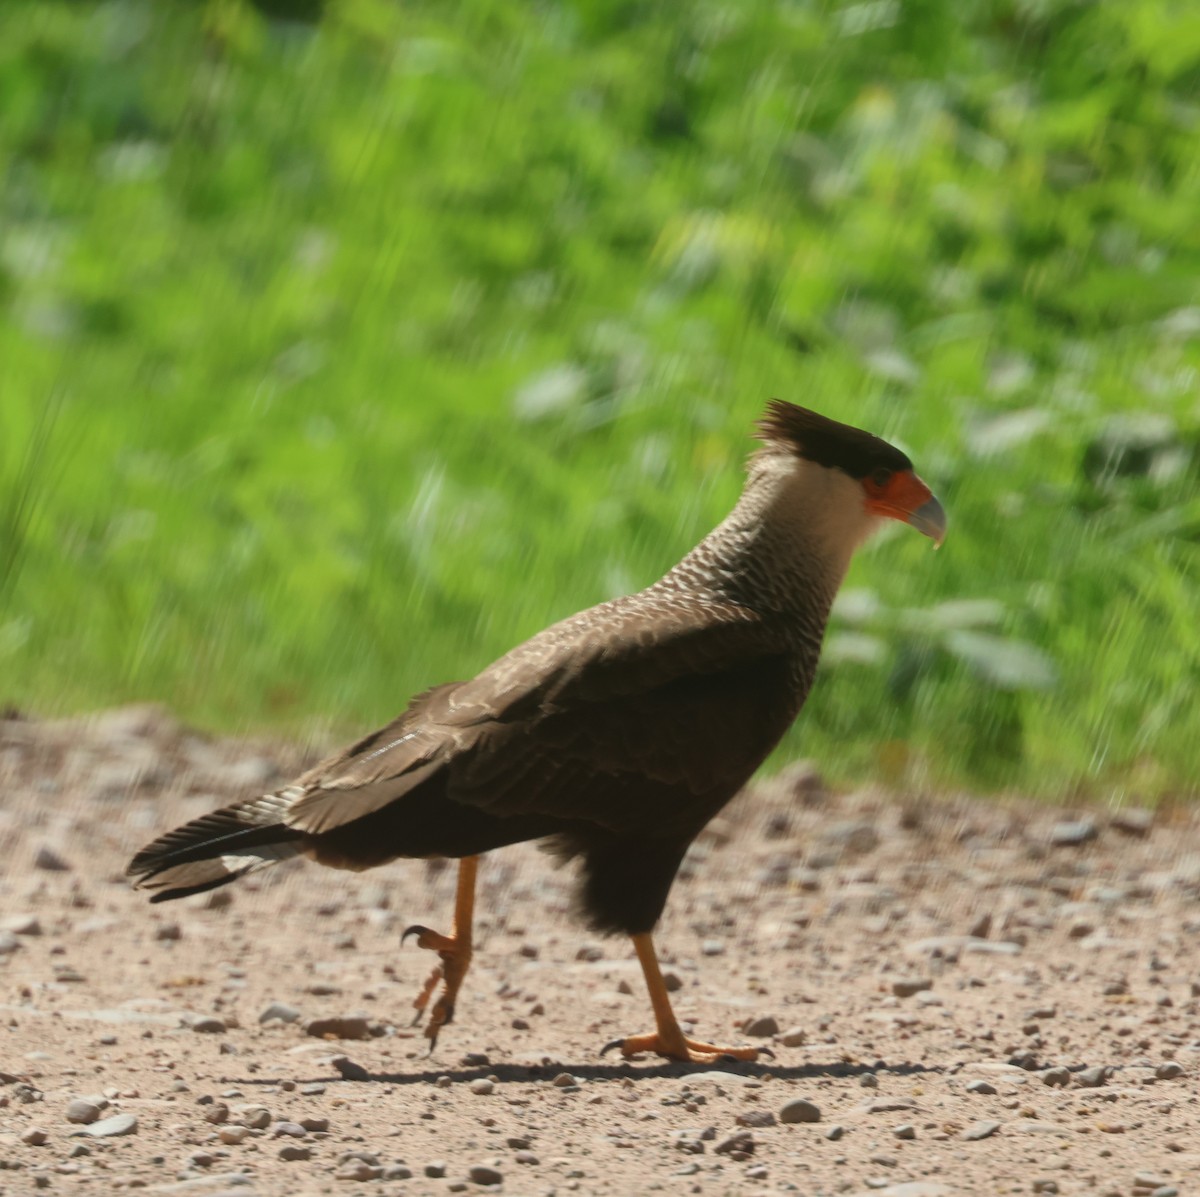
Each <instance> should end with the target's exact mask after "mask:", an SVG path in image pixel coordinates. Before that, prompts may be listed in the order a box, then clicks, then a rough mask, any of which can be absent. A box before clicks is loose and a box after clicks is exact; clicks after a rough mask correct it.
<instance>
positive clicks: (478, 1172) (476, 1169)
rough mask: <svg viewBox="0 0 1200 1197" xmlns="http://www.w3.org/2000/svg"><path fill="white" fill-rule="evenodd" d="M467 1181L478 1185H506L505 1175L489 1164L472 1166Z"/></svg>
mask: <svg viewBox="0 0 1200 1197" xmlns="http://www.w3.org/2000/svg"><path fill="white" fill-rule="evenodd" d="M467 1179H468V1180H470V1181H471V1182H472V1183H473V1184H477V1185H498V1184H503V1183H504V1173H503V1172H501V1171H500V1169H499V1168H491V1167H489V1166H488V1165H487V1164H472V1165H471V1167H470V1168H469V1169H468V1171H467Z"/></svg>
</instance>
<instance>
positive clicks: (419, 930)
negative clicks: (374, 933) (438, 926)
mask: <svg viewBox="0 0 1200 1197" xmlns="http://www.w3.org/2000/svg"><path fill="white" fill-rule="evenodd" d="M428 931H429V928H428V927H422V926H421V924H420V923H413V925H412V926H411V927H409V929H408V930H407V931H405V932H404V934H403V935H401V936H400V946H401V947H404V941H405V940H406V939H407V938H408V937H409V936H410V935H425V934H426V933H427V932H428Z"/></svg>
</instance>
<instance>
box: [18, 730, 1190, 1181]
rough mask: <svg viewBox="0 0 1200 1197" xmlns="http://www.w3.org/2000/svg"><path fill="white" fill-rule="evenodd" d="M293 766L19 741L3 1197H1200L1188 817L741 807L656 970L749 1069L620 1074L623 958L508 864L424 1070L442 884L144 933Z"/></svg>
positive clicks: (177, 916) (545, 874)
mask: <svg viewBox="0 0 1200 1197" xmlns="http://www.w3.org/2000/svg"><path fill="white" fill-rule="evenodd" d="M302 755H303V754H302V753H301V752H300V751H298V750H296V749H287V748H283V749H281V748H279V747H278V746H264V745H262V744H254V743H246V742H233V741H216V740H211V739H208V738H205V737H203V736H199V735H196V734H194V733H191V732H189V731H187V730H186V729H183V728H181V727H179V726H178V725H176V724H175V723H174V722H173V721H172V720H171V719H170V718H168V717H167V716H165V715H164V714H162V713H161V712H159V711H156V710H153V709H146V708H137V709H128V710H119V711H113V712H108V713H106V714H104V715H101V716H97V717H95V718H93V719H89V720H81V721H72V722H43V723H37V722H32V721H25V720H22V719H18V718H8V719H0V794H2V795H3V797H2V798H0V842H2V843H3V847H4V857H5V861H6V864H7V868H6V869H5V873H4V877H3V881H2V882H0V1008H2V1013H3V1020H2V1027H3V1036H2V1038H0V1195H3V1197H17V1195H22V1197H23V1195H24V1194H31V1193H35V1192H42V1191H48V1192H51V1193H73V1192H77V1191H86V1192H91V1193H100V1194H106V1193H113V1192H119V1191H123V1190H126V1189H144V1190H146V1191H147V1192H150V1193H180V1194H197V1195H199V1197H218V1195H221V1194H228V1195H230V1197H251V1195H253V1194H264V1195H265V1194H316V1193H339V1194H347V1195H351V1194H364V1195H370V1197H376V1195H379V1197H382V1195H388V1197H391V1195H399V1194H411V1195H413V1197H416V1195H418V1194H433V1195H441V1194H445V1193H449V1192H467V1193H473V1192H482V1191H484V1190H485V1188H486V1187H487V1186H488V1185H489V1184H491V1185H492V1186H499V1188H497V1189H496V1191H499V1192H503V1193H505V1194H530V1195H539V1197H540V1195H546V1197H549V1195H552V1194H558V1195H562V1194H566V1193H578V1194H592V1193H596V1194H637V1193H651V1192H655V1193H657V1192H662V1193H666V1194H710V1195H718V1194H727V1193H733V1194H743V1193H746V1194H758V1193H764V1194H765V1193H774V1192H792V1193H802V1194H833V1193H851V1194H858V1193H882V1194H885V1195H891V1197H945V1195H948V1194H959V1193H981V1194H982V1193H987V1194H991V1193H1031V1192H1043V1193H1062V1194H1067V1193H1078V1194H1084V1193H1086V1194H1093V1193H1098V1194H1122V1195H1126V1197H1133V1195H1135V1194H1136V1195H1140V1197H1149V1195H1150V1194H1156V1195H1157V1197H1170V1195H1171V1194H1173V1193H1181V1194H1186V1193H1193V1192H1197V1191H1200V1185H1198V1178H1200V1104H1198V1103H1197V1083H1196V1077H1197V1070H1198V1061H1197V1053H1198V1051H1200V1033H1198V1032H1200V1027H1198V1013H1200V1007H1198V1001H1200V999H1198V998H1197V996H1196V994H1197V992H1200V985H1196V984H1195V983H1196V982H1200V975H1198V969H1197V955H1196V949H1195V946H1194V940H1195V936H1196V932H1197V930H1200V910H1198V909H1197V906H1196V899H1197V894H1198V892H1200V822H1198V820H1197V818H1196V816H1195V815H1194V814H1193V813H1192V812H1191V810H1190V809H1189V808H1182V809H1180V810H1176V811H1174V812H1172V813H1170V814H1169V815H1168V814H1165V813H1162V812H1160V813H1159V815H1158V816H1157V817H1155V818H1150V817H1149V816H1148V815H1147V814H1146V813H1145V812H1138V811H1136V810H1135V811H1133V812H1129V811H1124V812H1112V811H1104V810H1092V811H1056V810H1051V809H1048V808H1046V807H1044V806H1032V805H1021V804H1018V803H1008V804H994V803H988V804H984V803H981V802H975V801H971V800H969V799H968V798H966V797H954V798H944V799H938V800H930V799H916V798H908V799H901V798H897V797H895V796H888V795H885V794H882V793H876V792H871V791H864V792H862V793H858V794H852V795H835V794H830V793H827V792H826V790H825V788H824V787H823V785H822V783H821V781H820V779H819V777H818V776H817V775H816V774H815V773H814V772H813V771H812V770H811V769H809V768H806V767H804V766H795V767H793V768H791V769H788V770H786V771H785V773H784V774H783V775H782V776H780V777H779V778H776V779H773V780H772V781H769V782H766V783H763V784H760V785H758V786H757V787H755V788H754V789H753V790H752V791H751V792H750V793H748V794H747V795H745V796H743V798H742V799H740V800H739V801H738V803H737V804H735V806H734V807H732V808H731V809H730V811H729V812H728V813H727V814H726V815H725V816H722V818H721V819H720V820H719V821H718V822H717V823H716V824H715V825H713V826H712V827H711V828H710V829H709V831H708V832H706V833H705V835H704V836H703V838H702V839H701V840H700V841H699V842H698V843H697V844H696V845H695V847H694V850H693V853H692V855H691V856H690V857H689V859H688V861H687V862H686V864H685V868H684V872H683V875H682V876H681V877H680V879H679V880H678V882H677V883H676V885H675V889H674V891H673V893H672V899H671V902H670V905H669V908H668V913H667V915H666V917H665V919H664V921H663V924H662V926H661V928H660V930H659V934H658V942H659V945H660V950H661V952H662V955H663V957H664V960H665V961H666V967H667V968H669V970H670V971H671V973H673V974H674V977H675V978H676V979H677V981H678V983H679V987H678V989H677V991H676V992H675V994H674V1001H675V1002H676V1005H677V1009H678V1011H679V1013H680V1015H681V1017H682V1018H683V1019H685V1020H686V1021H687V1022H689V1023H694V1027H695V1031H696V1033H697V1034H698V1035H700V1036H702V1037H715V1038H717V1039H724V1041H726V1042H753V1043H759V1044H763V1045H768V1046H770V1047H771V1048H772V1049H773V1051H774V1053H775V1056H774V1059H773V1060H772V1059H768V1060H765V1061H764V1062H763V1063H762V1064H761V1065H746V1064H718V1065H715V1066H709V1067H701V1066H696V1067H685V1066H678V1065H667V1064H664V1063H663V1062H661V1061H657V1060H655V1059H645V1060H639V1061H633V1062H628V1063H626V1062H623V1061H621V1060H620V1059H618V1058H614V1057H613V1056H612V1055H609V1056H606V1057H601V1056H600V1054H599V1049H600V1048H601V1046H602V1045H603V1044H604V1043H605V1042H607V1041H608V1040H610V1039H613V1038H615V1037H617V1036H620V1035H624V1034H628V1033H632V1032H636V1031H641V1030H648V1029H650V1025H651V1019H650V1011H649V1005H648V1002H647V1000H646V997H645V993H644V990H643V986H642V982H641V977H640V974H639V972H638V970H637V967H636V965H635V963H634V961H633V958H632V953H631V952H630V950H629V945H628V944H627V943H626V942H623V941H620V940H599V941H598V940H596V939H595V938H594V937H592V936H590V935H589V934H588V933H587V932H585V931H583V930H582V929H580V927H579V926H578V925H576V924H574V923H573V922H572V921H571V919H570V915H569V907H570V873H569V871H555V869H554V868H553V866H552V862H551V861H550V860H549V859H547V858H546V857H545V856H543V855H542V854H540V853H539V852H538V851H537V850H536V848H533V847H531V846H528V845H525V846H522V847H520V848H515V849H508V850H505V851H503V852H499V853H495V854H493V855H491V856H490V857H488V858H486V859H485V861H484V864H483V867H482V871H481V886H480V898H481V901H480V911H481V913H480V917H479V920H478V924H477V951H476V957H475V962H474V965H473V969H472V972H471V975H470V976H469V978H468V980H467V983H466V986H465V989H464V992H463V996H462V998H461V1000H460V1004H459V1009H458V1015H457V1021H456V1022H455V1023H454V1024H453V1025H451V1026H450V1027H448V1028H447V1029H446V1031H445V1032H444V1033H443V1036H442V1039H441V1042H440V1043H439V1044H438V1047H437V1050H436V1052H435V1054H434V1055H433V1056H432V1057H430V1056H428V1055H427V1054H426V1051H425V1041H424V1040H423V1039H422V1038H421V1036H420V1033H419V1030H417V1029H414V1028H413V1027H412V1026H411V1025H410V1019H411V1017H412V1013H413V1011H412V1006H411V1001H412V998H413V996H414V995H415V993H416V991H417V990H418V989H419V987H420V984H421V982H422V980H423V979H424V978H425V976H426V975H427V973H428V971H429V969H430V967H431V964H432V960H431V958H430V955H429V953H426V952H423V951H421V950H419V949H417V948H415V947H413V946H412V944H411V942H410V944H409V946H407V947H406V948H404V949H403V950H402V949H401V948H400V944H399V938H400V932H401V931H402V930H403V929H404V928H405V927H406V926H407V925H408V924H410V923H425V924H427V925H429V926H432V927H435V928H441V929H448V926H447V924H448V921H449V914H450V906H451V901H452V895H453V884H454V881H453V874H454V871H453V869H452V868H450V867H445V866H443V865H440V864H439V863H438V862H422V861H411V862H402V863H397V864H395V865H392V866H389V867H388V868H385V869H381V870H377V871H375V872H373V873H367V874H362V875H353V874H347V873H337V872H333V871H331V870H326V869H321V868H318V867H316V866H313V865H308V864H304V865H297V866H295V867H292V865H287V866H283V867H281V868H279V869H278V870H276V871H274V872H271V873H266V874H262V875H260V877H258V878H255V879H249V880H248V881H245V882H242V883H240V884H238V885H235V886H232V887H229V888H226V889H223V890H221V891H219V892H215V893H213V894H211V895H203V896H199V897H195V898H190V899H186V900H184V901H182V902H176V903H169V904H165V905H159V906H150V905H149V904H148V903H147V901H146V899H145V898H144V896H142V895H140V894H136V893H134V892H132V891H131V890H130V889H129V887H128V885H127V883H126V882H125V880H124V878H123V876H122V870H123V867H124V864H125V862H126V861H127V859H128V858H129V856H130V855H131V853H132V852H133V851H134V850H135V849H136V848H137V847H139V846H140V845H141V844H142V843H144V842H145V841H146V840H148V839H149V838H151V837H152V836H153V835H154V834H156V833H158V832H159V831H161V830H164V829H166V828H168V827H170V826H172V825H174V824H175V823H177V822H179V821H182V820H183V819H186V818H189V817H192V816H194V815H197V814H199V813H202V812H203V811H205V810H207V809H209V808H210V807H213V806H216V805H218V804H220V803H223V802H227V801H229V800H230V799H232V798H235V797H237V796H240V795H245V794H248V793H250V792H253V791H255V790H259V789H265V788H271V787H273V786H274V785H275V784H276V783H278V782H280V781H282V780H285V779H286V777H287V776H288V775H289V774H290V773H291V772H292V771H293V770H294V769H295V768H296V767H297V766H299V765H300V764H301V763H303V762H302V760H301V757H302ZM322 1019H333V1020H335V1021H334V1022H332V1023H325V1024H324V1025H323V1024H322V1023H321V1021H320V1020H322ZM337 1035H341V1036H344V1037H342V1038H338V1037H331V1036H337ZM794 1118H800V1119H813V1118H816V1119H817V1120H816V1121H807V1120H801V1121H790V1119H794ZM97 1131H99V1132H118V1131H121V1132H124V1133H99V1134H97V1133H89V1132H97Z"/></svg>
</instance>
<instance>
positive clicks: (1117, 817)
mask: <svg viewBox="0 0 1200 1197" xmlns="http://www.w3.org/2000/svg"><path fill="white" fill-rule="evenodd" d="M1109 822H1110V824H1111V825H1112V826H1113V827H1115V828H1116V829H1117V831H1120V832H1123V833H1124V834H1125V835H1132V836H1138V837H1141V836H1146V835H1149V834H1150V829H1151V828H1152V827H1153V826H1154V812H1153V811H1152V810H1147V809H1146V808H1145V807H1137V806H1127V807H1125V808H1124V809H1122V810H1119V811H1117V812H1116V813H1115V814H1114V815H1113V816H1112V818H1111V819H1110V820H1109Z"/></svg>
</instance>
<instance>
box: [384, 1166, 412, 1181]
mask: <svg viewBox="0 0 1200 1197" xmlns="http://www.w3.org/2000/svg"><path fill="white" fill-rule="evenodd" d="M412 1175H413V1171H412V1169H411V1168H409V1167H407V1166H406V1165H404V1164H393V1165H392V1166H391V1167H390V1168H385V1169H384V1170H383V1179H384V1180H412Z"/></svg>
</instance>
